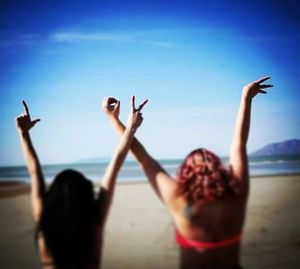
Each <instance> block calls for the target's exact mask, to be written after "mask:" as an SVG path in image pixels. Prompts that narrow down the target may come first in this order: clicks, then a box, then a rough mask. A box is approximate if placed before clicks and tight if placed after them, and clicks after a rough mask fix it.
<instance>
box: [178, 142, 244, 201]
mask: <svg viewBox="0 0 300 269" xmlns="http://www.w3.org/2000/svg"><path fill="white" fill-rule="evenodd" d="M177 178H178V183H177V191H178V194H181V195H183V196H184V197H185V198H186V199H187V201H188V202H190V203H193V202H196V201H199V200H205V201H213V200H218V199H223V198H224V197H226V196H228V195H232V194H236V193H238V192H239V186H238V183H237V181H236V180H235V179H234V178H233V176H232V173H231V170H230V169H225V168H224V166H223V165H222V162H221V160H220V158H219V157H218V156H216V155H215V154H214V153H212V152H210V151H208V150H206V149H203V148H201V149H196V150H193V151H192V152H191V153H190V154H189V155H188V156H187V157H186V158H185V160H184V161H183V163H182V165H181V166H180V167H179V169H178V171H177Z"/></svg>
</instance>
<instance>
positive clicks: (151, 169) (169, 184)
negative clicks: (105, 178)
mask: <svg viewBox="0 0 300 269" xmlns="http://www.w3.org/2000/svg"><path fill="white" fill-rule="evenodd" d="M146 102H147V100H146V101H145V102H144V103H142V104H141V105H140V107H143V106H144V105H145V104H146ZM103 110H104V111H105V113H106V114H107V116H108V118H109V119H110V120H111V122H112V123H113V125H114V127H115V128H116V130H117V131H118V132H119V133H120V134H123V133H124V132H125V130H126V128H125V125H124V124H123V123H122V122H121V120H120V119H119V113H120V101H118V100H116V99H115V98H113V97H107V98H105V99H104V101H103ZM130 150H131V152H132V154H133V155H134V157H135V159H136V160H137V162H138V163H139V164H140V165H141V167H142V168H143V170H144V172H145V174H146V176H147V177H148V180H149V182H150V184H151V185H152V187H153V189H154V190H155V192H156V193H157V195H158V196H159V197H160V199H161V200H162V201H163V202H164V203H165V204H166V205H170V203H171V201H172V198H173V197H174V193H175V189H176V183H175V181H174V180H173V179H172V178H171V177H170V176H169V175H168V173H167V172H166V171H165V170H164V169H163V168H162V166H161V165H160V164H159V162H158V161H156V160H155V159H154V158H153V157H152V156H150V154H149V153H148V152H147V151H146V149H145V148H144V147H143V145H142V144H141V143H140V142H139V141H138V140H137V139H136V138H135V137H134V138H133V141H132V143H131V147H130Z"/></svg>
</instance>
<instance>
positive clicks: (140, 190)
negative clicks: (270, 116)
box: [0, 175, 300, 269]
mask: <svg viewBox="0 0 300 269" xmlns="http://www.w3.org/2000/svg"><path fill="white" fill-rule="evenodd" d="M0 214H1V218H0V261H1V268H8V269H9V268H23V269H27V268H28V269H29V268H30V269H32V268H41V266H40V263H39V258H38V255H37V250H36V248H35V246H34V242H33V222H32V215H31V205H30V196H29V186H26V185H23V184H21V183H15V184H4V183H1V184H0ZM299 223H300V175H294V176H278V177H277V176H276V177H257V178H252V179H251V191H250V199H249V204H248V213H247V219H246V225H245V229H244V239H243V243H242V258H241V260H242V264H243V266H244V267H245V268H246V269H247V268H248V269H250V268H253V269H260V268H261V269H267V268H270V269H271V268H272V269H279V268H285V269H296V268H300V228H299ZM173 233H174V229H173V224H172V221H171V218H170V216H169V214H168V212H167V210H166V209H165V207H164V206H163V204H162V203H160V201H159V199H158V198H157V197H156V196H155V194H154V192H153V191H152V189H151V187H150V185H149V184H147V183H131V184H118V186H117V189H116V193H115V199H114V203H113V206H112V208H111V213H110V216H109V220H108V222H107V225H106V229H105V243H104V252H103V264H102V268H104V269H121V268H122V269H126V268H131V269H135V268H136V269H137V268H139V269H150V268H151V269H154V268H155V269H160V268H162V269H174V268H177V267H178V249H177V246H176V245H175V243H174V238H173Z"/></svg>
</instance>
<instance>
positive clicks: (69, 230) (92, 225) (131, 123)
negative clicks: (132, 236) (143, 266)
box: [16, 96, 147, 269]
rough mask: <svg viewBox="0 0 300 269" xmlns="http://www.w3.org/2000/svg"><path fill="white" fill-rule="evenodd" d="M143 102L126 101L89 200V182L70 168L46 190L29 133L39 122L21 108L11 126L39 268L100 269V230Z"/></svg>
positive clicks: (26, 110)
mask: <svg viewBox="0 0 300 269" xmlns="http://www.w3.org/2000/svg"><path fill="white" fill-rule="evenodd" d="M104 102H106V100H104ZM146 102H147V100H146V101H144V102H143V103H142V104H141V105H140V106H139V107H138V108H137V109H136V108H135V97H134V96H133V97H132V103H131V112H130V115H129V119H128V123H127V128H126V129H125V131H124V134H123V135H122V138H121V140H120V142H119V145H118V146H117V148H116V150H115V153H114V155H113V157H112V159H111V161H110V163H109V165H108V167H107V169H106V172H105V174H104V177H103V179H102V182H101V185H100V190H99V191H98V192H97V195H96V198H95V195H94V190H93V185H92V182H91V181H90V180H88V179H86V178H85V177H84V176H83V175H82V174H81V173H79V172H77V171H74V170H65V171H62V172H61V173H59V174H58V175H57V176H56V177H55V179H54V181H53V183H52V184H51V186H50V187H49V190H48V191H47V190H46V187H45V182H44V177H43V173H42V169H41V166H40V163H39V160H38V156H37V154H36V152H35V150H34V147H33V145H32V142H31V139H30V135H29V130H30V129H31V128H32V127H33V126H34V125H35V124H36V123H37V122H38V121H40V120H39V119H36V120H31V117H30V113H29V109H28V107H27V104H26V103H25V102H24V101H23V106H24V114H21V115H20V116H18V117H17V118H16V124H17V128H18V131H19V135H20V140H21V144H22V149H23V153H24V157H25V159H26V162H27V167H28V172H29V175H30V177H31V198H32V208H33V217H34V221H35V223H36V226H37V228H36V242H37V245H38V248H39V253H40V258H41V262H42V265H43V268H45V269H46V268H47V269H96V268H100V265H101V263H100V261H101V249H102V242H103V229H104V225H105V221H106V219H107V215H108V212H109V208H110V205H111V203H112V198H113V193H114V187H115V182H116V178H117V175H118V172H119V170H120V168H121V165H122V164H123V162H124V159H125V157H126V155H127V152H128V150H129V147H130V144H131V142H132V140H133V137H134V133H135V132H136V130H137V128H138V127H139V126H140V125H141V123H142V120H143V118H142V114H141V109H142V108H143V106H144V105H145V104H146ZM107 109H108V110H109V109H110V108H109V107H106V110H107Z"/></svg>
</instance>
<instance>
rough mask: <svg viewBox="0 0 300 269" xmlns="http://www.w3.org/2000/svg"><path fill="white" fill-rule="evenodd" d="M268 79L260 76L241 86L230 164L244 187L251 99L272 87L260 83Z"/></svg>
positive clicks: (247, 172)
mask: <svg viewBox="0 0 300 269" xmlns="http://www.w3.org/2000/svg"><path fill="white" fill-rule="evenodd" d="M268 79H270V77H263V78H260V79H258V80H256V81H253V82H251V83H249V84H247V85H246V86H245V87H244V88H243V92H242V97H241V103H240V108H239V111H238V115H237V119H236V124H235V130H234V134H233V140H232V145H231V149H230V164H231V166H232V169H233V174H234V176H235V177H236V178H237V179H238V180H240V181H241V183H242V184H243V185H244V187H245V189H248V178H249V171H248V158H247V147H246V146H247V140H248V136H249V128H250V116H251V104H252V99H253V97H255V96H256V95H257V94H259V93H262V94H266V93H267V92H266V91H265V90H264V89H267V88H270V87H272V85H269V84H261V83H263V82H264V81H266V80H268Z"/></svg>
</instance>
